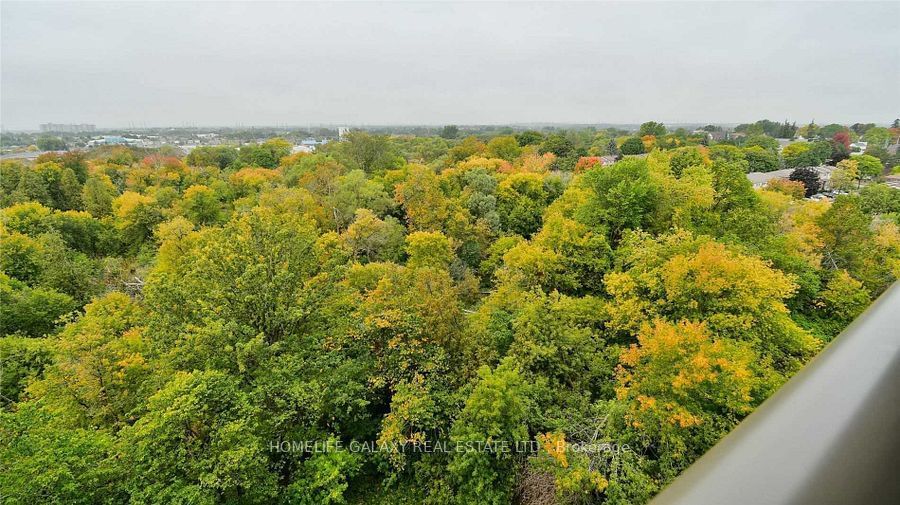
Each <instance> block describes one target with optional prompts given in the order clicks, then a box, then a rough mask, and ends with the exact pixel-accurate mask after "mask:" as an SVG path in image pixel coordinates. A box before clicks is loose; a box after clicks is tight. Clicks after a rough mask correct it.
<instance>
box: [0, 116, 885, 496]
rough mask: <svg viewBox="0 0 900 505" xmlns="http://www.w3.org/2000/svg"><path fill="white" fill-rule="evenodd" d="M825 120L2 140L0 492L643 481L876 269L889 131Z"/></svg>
mask: <svg viewBox="0 0 900 505" xmlns="http://www.w3.org/2000/svg"><path fill="white" fill-rule="evenodd" d="M829 126H831V125H828V126H825V127H817V126H816V125H814V124H811V125H808V126H805V127H800V128H798V127H796V126H795V125H789V124H787V123H786V122H785V123H776V122H771V121H768V122H758V123H755V124H752V125H742V126H741V127H740V128H738V130H739V132H742V133H743V135H741V136H739V137H737V138H733V139H723V140H721V141H718V142H717V141H716V140H711V139H712V138H713V137H712V136H711V135H708V134H707V132H715V131H717V130H716V127H714V126H710V127H709V128H708V129H705V130H704V131H697V132H687V131H684V130H676V131H669V130H667V128H666V127H665V125H663V124H661V123H655V122H648V123H645V124H644V125H642V126H641V128H640V129H639V131H638V132H637V133H634V132H625V131H616V130H599V131H598V130H567V131H535V130H527V131H518V132H515V131H512V130H511V129H510V130H509V131H506V132H501V133H500V134H490V135H480V136H474V135H469V136H467V135H466V132H465V131H462V130H461V129H460V128H457V127H446V128H443V129H439V130H436V131H435V132H434V134H433V135H421V136H416V135H411V134H407V135H380V134H377V133H367V132H363V131H355V132H352V133H350V134H349V135H348V136H347V138H346V139H345V140H344V141H341V142H332V143H329V144H326V145H324V146H321V147H320V148H319V149H318V150H317V151H316V153H314V154H311V153H294V154H292V150H291V147H292V143H291V142H289V141H286V140H284V139H280V138H273V139H270V140H267V141H265V142H262V143H259V144H251V145H243V146H240V147H237V146H232V145H221V146H207V147H199V148H197V149H194V150H193V151H191V152H190V154H188V155H187V156H181V155H180V154H179V153H178V151H176V150H173V149H163V150H155V151H148V150H139V149H131V148H127V147H114V148H101V149H96V150H91V151H77V150H76V151H71V152H64V153H49V154H45V155H42V156H41V157H39V158H37V159H36V160H34V161H32V162H24V161H3V164H2V174H0V175H2V180H0V206H2V211H0V217H2V220H0V234H2V249H0V267H2V273H0V310H2V312H0V334H2V335H3V336H2V339H0V354H2V412H0V461H2V463H3V467H4V468H3V471H2V472H0V495H2V496H4V497H5V500H6V502H8V503H23V504H24V503H35V502H41V503H46V502H50V503H124V502H132V503H191V504H193V503H282V502H283V503H310V504H313V503H315V504H319V503H333V504H336V503H410V504H419V503H434V504H438V503H441V504H444V503H460V504H472V503H486V504H488V503H493V504H501V503H509V502H511V501H513V500H517V501H518V502H519V503H548V502H550V501H553V500H557V501H558V502H559V503H607V504H630V503H643V502H646V501H647V500H648V499H649V498H650V497H652V496H653V495H654V494H655V493H656V492H657V491H658V490H659V489H660V488H661V487H662V486H664V485H665V484H666V483H667V482H669V481H670V480H671V479H673V478H674V477H675V476H676V475H678V473H679V472H681V471H682V470H683V469H684V468H686V467H687V466H688V465H689V464H690V463H691V462H693V461H694V460H695V459H696V458H698V457H699V456H700V455H702V454H703V453H704V452H705V451H706V450H707V449H708V448H709V447H711V446H712V445H713V444H714V443H715V442H716V441H717V440H719V439H720V438H721V437H722V436H724V435H725V434H726V433H728V432H729V431H730V430H731V429H732V428H733V427H734V426H735V425H736V424H737V423H738V422H739V421H740V420H741V419H743V418H744V417H745V416H746V415H747V414H748V413H750V412H751V411H752V410H753V409H754V408H755V407H756V406H758V405H759V404H760V403H761V402H762V401H763V400H765V399H766V398H767V397H768V396H770V395H771V394H772V393H773V392H774V391H775V390H776V389H777V388H778V387H779V386H780V385H781V384H783V383H784V382H785V381H786V380H787V379H788V378H790V377H791V375H792V374H794V373H795V372H796V371H797V370H798V369H800V367H802V366H803V364H804V363H805V362H807V361H808V360H809V359H810V358H811V357H812V356H814V355H815V354H816V352H817V351H818V350H820V349H821V348H822V347H823V345H825V344H826V343H827V342H829V341H830V340H831V339H833V338H834V337H835V336H836V335H837V334H838V333H839V332H840V331H841V330H842V329H843V328H844V327H846V325H848V324H849V323H850V322H851V321H852V320H853V319H854V318H855V317H856V316H857V315H859V314H860V313H861V312H862V311H863V310H864V309H865V308H866V307H867V306H868V305H869V304H870V303H871V301H872V300H873V299H874V298H875V297H877V296H878V295H879V294H880V293H881V292H883V291H884V290H885V289H886V288H887V287H888V286H889V285H890V284H891V283H892V282H893V281H894V280H895V279H896V278H897V276H898V275H900V228H898V224H900V191H897V190H896V189H893V188H890V187H888V186H887V185H885V184H881V183H879V182H878V178H879V177H880V176H881V175H882V174H883V173H884V172H885V167H892V166H894V165H896V164H897V163H896V162H897V160H896V156H895V155H891V154H890V153H888V151H887V150H886V149H885V148H884V146H885V145H887V143H889V142H896V137H897V134H898V133H900V130H897V129H896V128H894V129H887V128H877V127H875V126H874V125H859V124H857V125H853V126H852V127H849V128H847V127H843V126H840V125H837V126H839V127H840V128H834V127H831V128H829ZM813 127H815V128H813ZM832 130H833V131H832ZM882 130H883V131H882ZM798 133H799V134H804V135H805V137H806V138H808V139H811V141H810V142H802V143H796V144H791V145H788V146H787V147H785V148H784V149H783V150H782V149H781V147H780V145H779V142H778V141H776V140H775V139H774V138H773V137H781V136H787V137H788V138H790V137H793V136H794V135H796V134H798ZM885 135H886V137H884V138H885V139H886V140H887V142H882V141H881V139H882V137H883V136H885ZM860 136H862V138H866V136H869V137H870V138H872V139H874V140H872V141H870V143H869V144H870V148H871V150H867V154H861V155H853V156H851V151H850V148H849V147H848V146H849V145H850V141H856V140H859V139H860ZM46 142H48V143H50V140H46ZM879 142H880V143H879ZM53 143H54V146H55V147H58V146H57V145H56V143H55V141H54V142H53ZM892 156H893V157H892ZM821 163H834V164H837V169H836V173H837V180H838V182H837V183H835V184H842V186H841V188H844V189H846V191H844V192H845V193H847V194H843V195H840V196H838V197H837V198H836V199H834V201H833V202H830V201H824V200H823V201H814V200H810V199H806V198H804V197H805V196H807V195H808V194H809V191H808V190H809V189H810V188H811V187H812V186H811V185H813V184H816V183H817V182H816V181H817V180H818V179H816V181H813V182H810V180H808V178H806V175H804V173H803V172H802V171H797V172H795V173H796V174H797V177H792V179H795V180H787V179H776V180H774V181H772V182H771V183H770V184H769V185H768V186H767V187H765V188H762V189H754V188H753V187H752V185H751V183H750V182H749V180H748V179H747V177H746V174H747V173H748V172H751V171H753V172H756V171H772V170H776V169H779V168H782V167H784V166H786V167H788V168H795V167H799V168H801V169H803V168H804V167H808V166H815V165H818V164H821ZM810 177H815V174H812V175H811V176H810ZM542 500H543V501H542Z"/></svg>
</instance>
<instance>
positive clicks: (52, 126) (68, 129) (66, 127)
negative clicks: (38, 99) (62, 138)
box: [41, 123, 97, 133]
mask: <svg viewBox="0 0 900 505" xmlns="http://www.w3.org/2000/svg"><path fill="white" fill-rule="evenodd" d="M96 129H97V127H96V126H95V125H92V124H60V123H44V124H42V125H41V131H42V132H44V133H49V132H53V133H81V132H92V131H94V130H96Z"/></svg>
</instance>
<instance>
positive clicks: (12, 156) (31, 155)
mask: <svg viewBox="0 0 900 505" xmlns="http://www.w3.org/2000/svg"><path fill="white" fill-rule="evenodd" d="M50 152H54V151H30V152H22V153H7V154H0V160H33V159H35V158H37V157H38V156H40V155H42V154H46V153H50Z"/></svg>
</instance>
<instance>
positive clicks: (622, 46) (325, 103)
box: [0, 0, 900, 129]
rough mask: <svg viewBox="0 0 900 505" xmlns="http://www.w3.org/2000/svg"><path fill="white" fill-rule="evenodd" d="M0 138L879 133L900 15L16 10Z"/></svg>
mask: <svg viewBox="0 0 900 505" xmlns="http://www.w3.org/2000/svg"><path fill="white" fill-rule="evenodd" d="M0 10H2V13H0V14H2V19H0V21H2V89H0V92H2V104H0V105H2V110H0V120H2V126H3V127H4V128H6V129H35V128H37V126H38V124H39V123H43V122H78V123H81V122H85V123H95V124H97V125H98V126H127V125H130V124H135V125H150V126H157V125H179V124H184V123H191V124H196V125H224V126H231V125H235V124H239V123H240V124H244V125H272V124H290V125H305V124H307V123H313V124H317V123H331V124H348V125H357V124H396V123H403V124H411V123H420V124H421V123H426V124H445V123H458V124H475V123H520V122H579V123H599V122H625V123H635V122H641V121H646V120H650V119H653V120H661V121H665V122H670V123H672V122H701V121H702V122H744V121H751V120H756V119H760V118H769V119H772V120H782V119H785V118H787V119H790V120H795V121H797V122H798V123H799V122H807V121H809V120H810V119H813V118H815V119H816V121H817V122H818V123H820V124H822V123H825V122H849V123H852V122H877V123H886V122H889V121H891V120H893V119H894V118H895V117H897V116H898V115H900V3H898V2H889V3H728V4H721V3H719V4H713V3H683V2H679V3H627V4H626V3H577V4H562V3H528V4H523V3H516V4H510V3H490V4H485V3H463V4H459V3H456V4H450V3H402V4H401V3H353V4H350V3H341V4H300V3H290V4H285V3H212V2H207V3H160V2H155V3H126V4H123V3H119V4H112V3H16V2H11V1H5V0H4V1H3V2H2V4H0Z"/></svg>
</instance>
